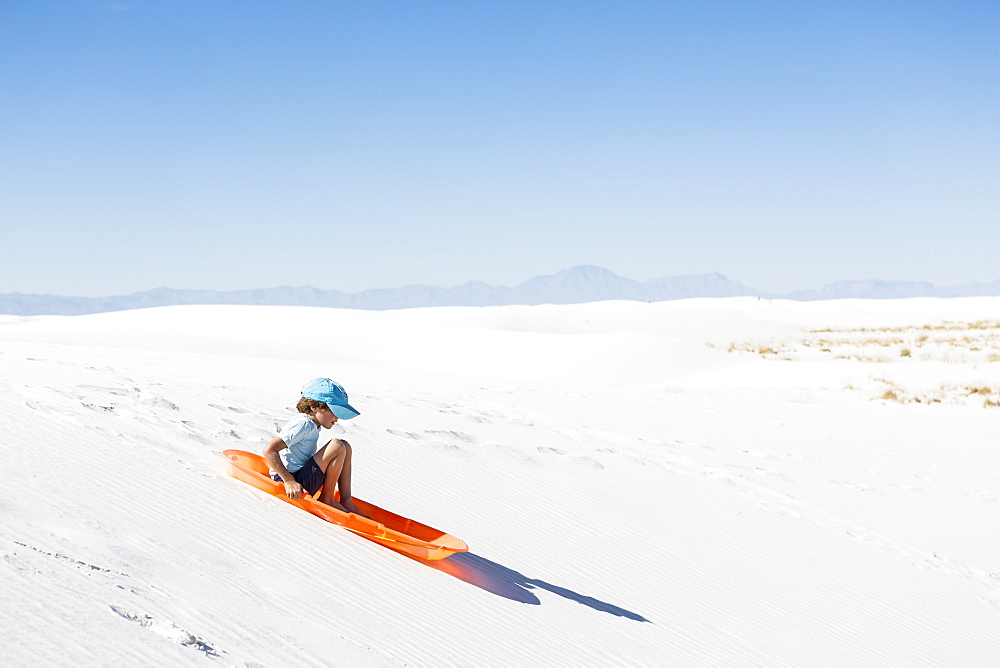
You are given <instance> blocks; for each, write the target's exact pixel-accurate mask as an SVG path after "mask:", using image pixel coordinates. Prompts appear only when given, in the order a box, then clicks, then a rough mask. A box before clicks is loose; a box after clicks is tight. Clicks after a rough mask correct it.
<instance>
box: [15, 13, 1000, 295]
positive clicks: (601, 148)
mask: <svg viewBox="0 0 1000 668" xmlns="http://www.w3.org/2000/svg"><path fill="white" fill-rule="evenodd" d="M998 260H1000V2H997V0H987V1H982V2H971V1H964V0H954V1H951V2H939V1H912V2H902V1H900V2H887V1H882V0H861V1H854V0H833V1H825V0H815V1H813V0H789V1H777V0H776V1H769V0H760V1H752V0H746V1H745V2H716V1H712V0H707V1H698V0H660V1H630V0H614V1H609V2H591V1H587V0H573V1H570V0H567V1H564V2H563V1H559V2H557V1H549V0H533V1H531V2H528V1H523V2H475V1H469V0H462V1H455V2H437V1H419V0H400V1H394V2H390V1H381V0H355V1H351V2H346V1H338V0H308V1H305V0H280V1H279V0H270V1H268V0H255V1H253V2H247V1H243V0H239V1H237V0H228V1H222V0H158V1H153V0H121V1H119V2H105V1H100V0H63V1H55V0H52V1H47V0H3V1H2V2H0V292H13V291H21V292H40V293H55V294H65V295H87V296H96V295H111V294H125V293H130V292H134V291H137V290H143V289H148V288H152V287H156V286H160V285H168V286H172V287H178V288H213V289H225V290H228V289H240V288H257V287H271V286H276V285H313V286H315V287H319V288H324V289H340V290H346V291H352V292H353V291H357V290H363V289H368V288H375V287H395V286H399V285H404V284H408V283H428V284H436V285H443V286H451V285H455V284H457V283H461V282H465V281H467V280H483V281H486V282H488V283H493V284H497V285H514V284H516V283H519V282H521V281H523V280H526V279H528V278H530V277H532V276H535V275H537V274H546V273H554V272H556V271H558V270H560V269H564V268H567V267H570V266H572V265H577V264H597V265H601V266H604V267H607V268H608V269H611V270H613V271H615V272H617V273H619V274H621V275H623V276H627V277H630V278H635V279H639V280H643V279H648V278H653V277H656V276H663V275H678V274H696V273H705V272H712V271H718V272H721V273H724V274H726V275H727V276H729V277H730V278H733V279H735V280H739V281H742V282H744V283H746V284H748V285H751V286H754V287H757V288H761V289H765V290H774V291H784V290H790V289H794V288H809V287H818V286H820V285H822V284H824V283H827V282H831V281H834V280H840V279H863V278H882V279H911V280H929V281H932V282H934V283H937V284H939V285H952V284H957V283H963V282H967V281H973V280H978V281H993V280H997V279H1000V262H998Z"/></svg>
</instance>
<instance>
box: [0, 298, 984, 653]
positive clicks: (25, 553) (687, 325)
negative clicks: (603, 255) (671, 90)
mask: <svg viewBox="0 0 1000 668" xmlns="http://www.w3.org/2000/svg"><path fill="white" fill-rule="evenodd" d="M924 326H927V328H924ZM815 330H836V331H830V332H828V331H815ZM921 337H923V338H921ZM904 351H906V352H904ZM320 375H328V376H331V377H333V378H335V379H337V380H338V381H340V382H341V383H343V384H344V385H345V386H346V388H347V389H348V391H349V392H350V395H351V402H352V404H354V405H355V406H356V407H357V408H359V409H360V410H361V412H362V415H361V417H359V418H357V419H355V420H352V421H350V422H345V423H342V424H343V426H344V429H343V431H344V433H346V436H345V437H346V438H349V439H350V441H351V442H352V444H353V445H354V451H355V492H356V494H357V495H358V496H359V497H361V498H364V499H367V500H370V501H372V502H374V503H377V504H379V505H381V506H383V507H386V508H388V509H390V510H394V511H396V512H399V513H401V514H404V515H407V516H409V517H413V518H415V519H417V520H420V521H422V522H425V523H427V524H430V525H432V526H435V527H437V528H440V529H442V530H445V531H447V532H449V533H452V534H454V535H456V536H458V537H460V538H462V539H463V540H465V541H466V542H467V543H468V544H469V545H470V548H471V552H470V553H469V554H466V555H456V556H455V557H452V558H451V559H448V560H446V561H444V562H438V563H436V564H432V565H426V564H423V563H420V562H417V561H414V560H411V559H408V558H406V557H403V556H400V555H398V554H396V553H394V552H392V551H390V550H388V549H385V548H383V547H380V546H378V545H375V544H374V543H371V542H368V541H365V540H364V539H362V538H359V537H357V536H354V535H352V534H350V533H348V532H346V531H343V530H341V529H338V528H336V527H332V526H330V525H328V524H325V523H324V522H322V521H321V520H319V519H317V518H315V517H312V516H309V515H307V514H305V513H303V512H301V511H297V510H296V509H294V508H292V507H290V506H288V505H287V504H284V503H281V502H280V501H278V500H277V499H274V498H272V497H268V496H266V495H264V494H262V493H259V492H257V491H256V490H253V489H251V488H250V487H248V486H246V485H243V484H242V483H239V482H237V481H235V480H232V479H230V478H228V477H226V475H225V468H224V461H223V460H222V458H221V457H219V455H218V453H219V452H220V451H221V450H223V449H226V448H240V449H246V450H254V451H259V450H260V448H261V447H262V445H263V444H264V443H265V442H266V441H267V440H268V439H269V438H271V437H272V436H273V434H274V432H275V427H276V425H278V424H280V423H282V422H284V421H285V420H286V419H288V418H289V417H291V416H292V415H293V413H292V408H291V407H292V405H293V404H294V402H295V401H296V399H297V390H298V388H299V387H300V386H301V385H302V383H303V382H304V381H306V380H308V379H309V378H312V377H315V376H320ZM882 397H885V398H884V399H883V398H882ZM991 402H997V403H1000V299H994V298H974V299H954V300H934V299H918V300H899V301H837V302H811V303H794V302H769V301H759V300H756V299H751V298H738V299H721V300H689V301H681V302H664V303H655V304H644V303H632V302H605V303H597V304H587V305H575V306H542V307H494V308H478V309H477V308H445V309H414V310H409V311H395V312H382V313H378V312H368V311H348V310H336V309H310V308H292V307H244V306H229V307H226V306H192V307H171V308H159V309H150V310H145V311H130V312H120V313H108V314H100V315H92V316H80V317H42V318H18V317H12V316H0V432H2V434H3V443H4V445H3V458H2V462H3V474H4V478H5V484H4V486H3V487H2V493H0V590H2V592H3V604H2V607H0V637H2V638H3V659H2V663H3V664H4V665H17V666H21V665H36V664H45V665H80V664H85V665H107V664H110V663H114V662H118V663H124V664H127V665H138V664H151V665H157V664H164V663H167V664H179V663H206V664H207V663H217V664H218V665H240V666H242V665H256V664H259V665H266V666H270V665H321V664H342V665H402V664H407V665H416V666H430V665H467V666H473V665H505V666H514V665H610V664H635V665H666V664H670V665H677V664H681V665H684V664H728V665H747V664H761V665H777V664H787V665H831V666H833V665H844V664H855V665H857V664H869V665H870V664H877V663H882V664H884V663H895V664H903V665H971V664H985V663H995V662H996V661H997V657H1000V635H998V634H997V633H996V630H997V629H998V628H1000V532H998V531H997V526H1000V447H998V446H1000V443H998V436H997V435H998V434H1000V408H995V407H988V406H986V405H985V404H987V403H991ZM336 429H337V428H335V430H336Z"/></svg>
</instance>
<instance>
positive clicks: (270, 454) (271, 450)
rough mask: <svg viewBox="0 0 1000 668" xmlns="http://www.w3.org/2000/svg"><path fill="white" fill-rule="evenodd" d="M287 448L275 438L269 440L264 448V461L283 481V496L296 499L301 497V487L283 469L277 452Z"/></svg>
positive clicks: (281, 441)
mask: <svg viewBox="0 0 1000 668" xmlns="http://www.w3.org/2000/svg"><path fill="white" fill-rule="evenodd" d="M287 447H288V445H286V444H285V442H284V441H283V440H281V438H279V437H277V436H275V437H274V438H273V439H271V442H270V443H268V444H267V445H265V446H264V461H266V462H267V465H268V466H270V467H271V470H272V471H274V472H275V473H277V474H278V475H279V476H280V477H281V479H282V481H284V483H285V494H286V495H287V496H288V498H289V499H297V498H299V497H300V496H302V485H300V484H299V483H298V482H297V481H296V480H295V476H293V475H292V474H291V473H289V472H288V469H287V468H285V463H284V462H283V461H281V457H280V456H279V455H278V453H279V452H281V451H282V450H284V449H285V448H287Z"/></svg>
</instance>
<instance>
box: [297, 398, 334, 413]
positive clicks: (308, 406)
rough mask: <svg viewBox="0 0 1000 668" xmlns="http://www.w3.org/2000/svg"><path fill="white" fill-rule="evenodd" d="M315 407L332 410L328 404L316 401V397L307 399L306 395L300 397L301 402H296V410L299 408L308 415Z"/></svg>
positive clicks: (299, 410)
mask: <svg viewBox="0 0 1000 668" xmlns="http://www.w3.org/2000/svg"><path fill="white" fill-rule="evenodd" d="M315 408H318V409H320V410H321V411H328V410H330V407H329V406H327V405H326V404H325V403H323V402H322V401H316V400H315V399H307V398H306V397H302V398H301V399H299V403H297V404H295V410H297V411H298V412H300V413H305V414H306V415H308V414H310V413H312V412H313V409H315Z"/></svg>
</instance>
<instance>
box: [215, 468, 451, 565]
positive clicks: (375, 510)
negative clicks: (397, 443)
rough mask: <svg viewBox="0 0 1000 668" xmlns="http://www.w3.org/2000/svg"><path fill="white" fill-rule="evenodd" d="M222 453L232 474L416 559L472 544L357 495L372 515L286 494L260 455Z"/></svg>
mask: <svg viewBox="0 0 1000 668" xmlns="http://www.w3.org/2000/svg"><path fill="white" fill-rule="evenodd" d="M222 456H223V457H225V458H226V461H227V462H229V475H231V476H232V477H234V478H236V479H237V480H242V481H243V482H245V483H247V484H249V485H252V486H253V487H256V488H257V489H259V490H261V491H264V492H267V493H268V494H273V495H274V496H276V497H278V498H279V499H281V500H282V501H287V502H288V503H290V504H292V505H293V506H298V507H299V508H301V509H302V510H305V511H307V512H310V513H312V514H313V515H316V516H318V517H321V518H323V519H324V520H326V521H327V522H331V523H333V524H337V525H339V526H342V527H344V528H345V529H347V530H348V531H353V532H354V533H356V534H358V535H359V536H361V537H363V538H367V539H368V540H373V541H375V542H376V543H379V544H380V545H385V546H386V547H388V548H392V549H393V550H396V551H397V552H402V553H404V554H408V555H410V556H411V557H416V558H417V559H427V560H434V559H444V558H445V557H450V556H451V555H453V554H455V553H456V552H468V551H469V546H468V545H466V544H465V543H464V542H462V541H461V540H459V539H458V538H455V537H454V536H451V535H449V534H446V533H444V532H442V531H438V530H437V529H432V528H431V527H429V526H426V525H424V524H420V523H419V522H414V521H413V520H410V519H407V518H405V517H401V516H399V515H396V514H394V513H390V512H389V511H388V510H383V509H382V508H379V507H378V506H373V505H372V504H370V503H368V502H366V501H362V500H361V499H359V498H358V497H354V503H356V504H357V506H358V509H359V510H361V512H363V513H364V514H365V515H368V517H371V518H372V519H368V518H365V517H361V516H360V515H355V514H353V513H344V512H341V511H339V510H336V509H334V508H331V507H330V506H328V505H326V504H325V503H320V502H319V501H317V500H316V499H314V498H312V497H311V496H309V495H306V496H305V497H303V498H301V499H289V498H288V497H287V496H285V486H284V485H283V484H281V483H280V482H277V481H276V480H272V479H271V476H270V475H269V469H268V466H267V462H265V461H264V458H263V457H261V456H260V455H255V454H253V453H252V452H245V451H243V450H223V451H222Z"/></svg>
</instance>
